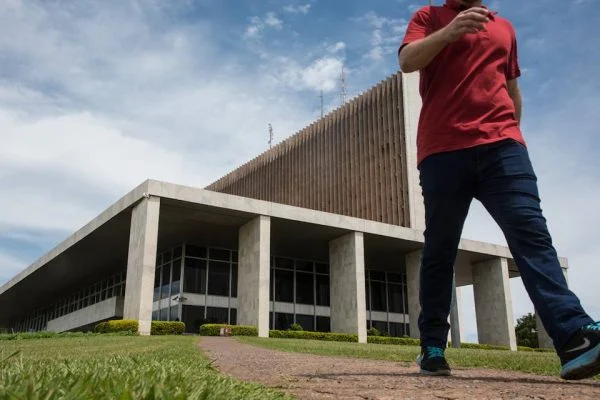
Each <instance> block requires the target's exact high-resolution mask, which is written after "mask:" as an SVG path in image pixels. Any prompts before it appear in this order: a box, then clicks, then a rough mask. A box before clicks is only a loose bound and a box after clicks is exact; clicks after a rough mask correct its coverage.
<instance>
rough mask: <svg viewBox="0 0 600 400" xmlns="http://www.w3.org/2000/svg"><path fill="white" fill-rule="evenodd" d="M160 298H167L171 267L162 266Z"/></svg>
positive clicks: (168, 265)
mask: <svg viewBox="0 0 600 400" xmlns="http://www.w3.org/2000/svg"><path fill="white" fill-rule="evenodd" d="M161 288H162V289H161V292H160V298H161V299H164V298H167V297H169V289H170V288H171V265H170V264H167V265H163V267H162V285H161ZM163 321H164V320H163Z"/></svg>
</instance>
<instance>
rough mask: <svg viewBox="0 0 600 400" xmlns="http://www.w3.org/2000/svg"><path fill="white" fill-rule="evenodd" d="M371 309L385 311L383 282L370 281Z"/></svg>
mask: <svg viewBox="0 0 600 400" xmlns="http://www.w3.org/2000/svg"><path fill="white" fill-rule="evenodd" d="M371 311H387V310H386V294H385V283H384V282H377V281H371Z"/></svg>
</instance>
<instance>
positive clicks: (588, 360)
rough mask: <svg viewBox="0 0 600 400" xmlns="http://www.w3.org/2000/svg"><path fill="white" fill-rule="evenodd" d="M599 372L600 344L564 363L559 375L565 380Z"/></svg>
mask: <svg viewBox="0 0 600 400" xmlns="http://www.w3.org/2000/svg"><path fill="white" fill-rule="evenodd" d="M598 374H600V344H599V345H597V346H596V347H594V348H593V349H591V350H588V351H586V352H585V353H583V354H582V355H580V356H579V357H577V358H576V359H574V360H571V361H569V362H568V363H566V364H565V365H564V367H563V368H562V370H561V372H560V377H561V378H562V379H565V380H579V379H586V378H591V377H592V376H595V375H598Z"/></svg>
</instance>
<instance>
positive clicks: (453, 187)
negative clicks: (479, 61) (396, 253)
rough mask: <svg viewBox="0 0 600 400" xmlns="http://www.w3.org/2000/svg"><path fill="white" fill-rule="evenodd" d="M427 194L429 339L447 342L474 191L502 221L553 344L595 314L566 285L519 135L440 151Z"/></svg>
mask: <svg viewBox="0 0 600 400" xmlns="http://www.w3.org/2000/svg"><path fill="white" fill-rule="evenodd" d="M419 171H420V180H421V188H422V192H423V197H424V200H425V225H426V230H425V247H424V249H423V257H422V264H421V275H420V283H421V292H420V302H421V308H422V311H421V314H420V316H419V329H420V331H421V343H422V346H435V347H442V348H444V347H445V346H446V344H447V338H448V330H449V324H448V322H447V319H448V315H449V313H450V303H451V299H452V278H453V273H454V263H455V259H456V254H457V247H458V243H459V240H460V237H461V235H462V229H463V225H464V222H465V219H466V217H467V213H468V210H469V207H470V204H471V201H472V200H473V198H475V199H478V200H479V201H481V203H482V204H483V206H484V207H485V208H486V209H487V211H488V212H489V213H490V214H491V216H492V217H493V218H494V220H495V221H496V223H497V224H498V225H499V226H500V228H501V229H502V232H503V233H504V236H505V237H506V241H507V243H508V246H509V248H510V251H511V253H512V255H513V258H514V259H515V262H516V265H517V267H518V268H519V271H520V273H521V278H522V280H523V284H524V285H525V289H526V290H527V293H528V294H529V297H530V298H531V301H532V302H533V305H534V307H535V310H536V312H537V313H538V315H539V316H540V319H541V320H542V323H543V325H544V327H545V328H546V331H547V332H548V334H549V335H550V337H551V338H552V340H553V342H554V346H555V347H556V348H557V349H559V350H560V349H561V348H562V347H563V346H564V345H565V344H566V343H567V341H568V340H569V339H570V338H571V336H572V335H573V334H574V333H575V332H576V331H577V330H578V329H579V328H581V327H582V326H583V325H586V324H588V323H591V322H593V320H592V319H591V318H590V317H589V316H588V315H587V314H586V313H585V311H584V310H583V308H582V306H581V304H580V301H579V299H578V298H577V297H576V296H575V294H574V293H573V292H571V291H570V290H569V289H568V287H567V282H566V279H565V277H564V275H563V272H562V269H561V267H560V265H559V261H558V257H557V254H556V251H555V249H554V247H553V245H552V239H551V237H550V233H549V232H548V228H547V226H546V220H545V218H544V217H543V215H542V210H541V208H540V198H539V194H538V188H537V178H536V176H535V173H534V170H533V167H532V165H531V162H530V160H529V155H528V152H527V149H526V148H525V146H523V145H521V144H520V143H518V142H516V141H513V140H504V141H501V142H498V143H494V144H489V145H483V146H478V147H473V148H469V149H465V150H459V151H452V152H447V153H440V154H435V155H433V156H430V157H428V158H426V159H425V160H423V162H422V163H421V164H420V165H419Z"/></svg>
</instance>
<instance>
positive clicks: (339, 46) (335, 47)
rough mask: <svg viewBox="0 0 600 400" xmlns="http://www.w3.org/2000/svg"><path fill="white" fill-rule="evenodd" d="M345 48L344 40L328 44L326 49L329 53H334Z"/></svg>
mask: <svg viewBox="0 0 600 400" xmlns="http://www.w3.org/2000/svg"><path fill="white" fill-rule="evenodd" d="M345 49H346V43H344V42H337V43H335V44H333V45H331V46H329V47H328V48H327V51H329V52H330V53H334V54H335V53H338V52H340V51H343V50H345Z"/></svg>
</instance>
